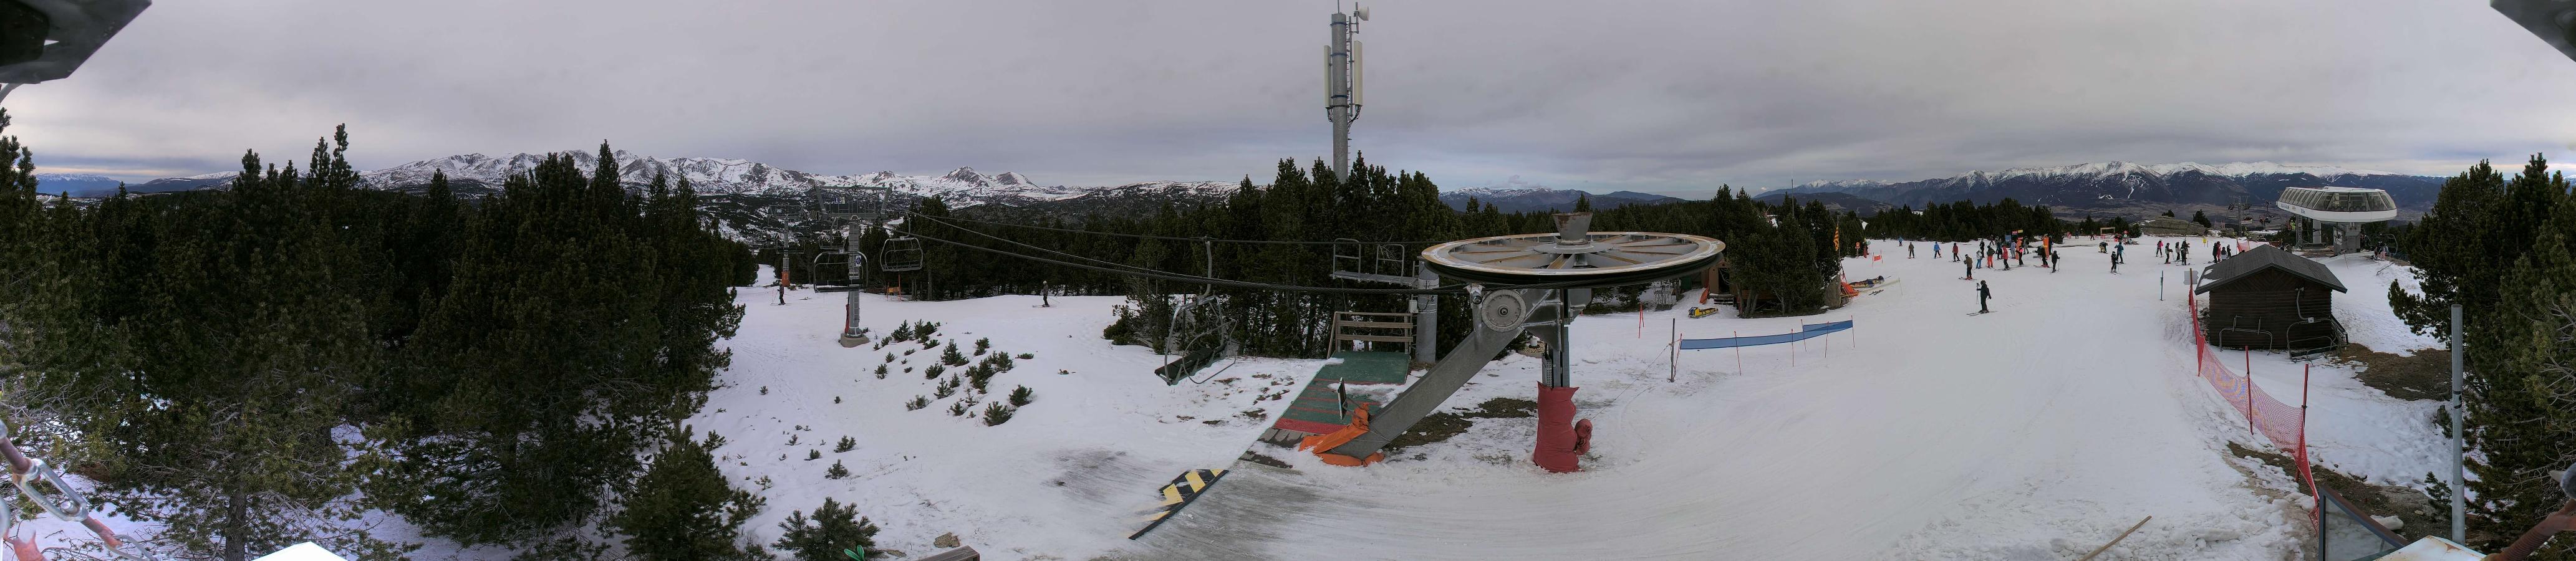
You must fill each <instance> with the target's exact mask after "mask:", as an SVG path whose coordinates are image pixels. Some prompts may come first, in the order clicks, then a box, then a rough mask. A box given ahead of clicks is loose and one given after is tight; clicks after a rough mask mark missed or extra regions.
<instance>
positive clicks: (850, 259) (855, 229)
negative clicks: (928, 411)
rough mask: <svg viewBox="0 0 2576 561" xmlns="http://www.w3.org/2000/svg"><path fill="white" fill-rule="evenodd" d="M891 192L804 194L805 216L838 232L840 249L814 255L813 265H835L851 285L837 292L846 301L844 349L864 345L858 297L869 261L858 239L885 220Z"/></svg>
mask: <svg viewBox="0 0 2576 561" xmlns="http://www.w3.org/2000/svg"><path fill="white" fill-rule="evenodd" d="M893 191H894V189H893V188H890V187H879V186H868V185H852V186H843V187H816V188H813V189H809V190H807V191H806V195H807V196H808V197H809V199H808V201H807V204H808V205H810V206H808V207H807V213H808V215H809V216H810V217H811V218H813V219H815V220H821V221H824V222H826V223H827V224H829V225H830V227H831V228H833V229H837V230H840V231H841V249H840V250H839V251H830V250H826V251H824V252H823V254H821V255H816V256H814V264H816V265H826V264H832V263H838V264H841V265H842V266H843V269H845V270H847V271H848V275H849V276H848V279H847V280H848V281H849V283H850V284H849V285H848V286H844V287H840V290H837V291H838V292H846V293H847V294H846V296H847V298H848V301H847V302H846V303H844V304H842V309H841V340H840V343H841V346H843V347H856V346H859V345H861V344H865V343H867V336H865V335H861V334H859V294H860V293H861V292H862V291H861V290H860V288H861V287H862V286H863V281H865V280H866V279H867V270H868V268H867V262H868V259H867V254H866V253H865V252H864V251H862V250H861V249H860V248H859V240H860V239H861V238H862V237H865V235H866V234H867V232H869V231H870V230H873V229H875V228H878V227H879V226H880V225H881V223H882V222H883V221H884V220H885V207H886V199H887V198H888V197H889V196H890V195H891V194H892V193H893Z"/></svg>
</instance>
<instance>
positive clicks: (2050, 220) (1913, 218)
mask: <svg viewBox="0 0 2576 561" xmlns="http://www.w3.org/2000/svg"><path fill="white" fill-rule="evenodd" d="M2114 220H2119V221H2120V224H2119V225H2117V226H2115V227H2119V228H2123V229H2125V228H2126V226H2127V220H2126V219H2114ZM2085 221H2086V222H2084V223H2068V222H2067V221H2065V220H2059V219H2058V218H2057V217H2056V216H2054V215H2052V214H2050V213H2049V209H2048V206H2046V205H2040V206H2025V205H2023V204H2021V202H2020V201H2015V200H2012V199H2010V198H2006V199H2004V200H2001V201H1996V202H1994V203H1993V204H1987V205H1982V206H1980V205H1977V204H1976V203H1971V202H1968V201H1959V202H1955V203H1949V204H1937V205H1932V206H1927V207H1923V210H1922V212H1921V213H1920V214H1917V213H1916V212H1915V211H1914V208H1913V207H1912V206H1906V207H1901V208H1898V209H1896V210H1893V211H1888V212H1881V213H1878V216H1873V217H1870V219H1869V231H1870V236H1871V237H1875V238H1884V239H1896V238H1904V239H1909V240H1927V241H1943V242H1964V241H1974V240H1981V239H1993V238H2000V237H2002V236H2003V235H2004V234H2007V233H2010V232H2012V231H2014V230H2020V231H2021V232H2022V235H2023V236H2034V237H2035V236H2040V235H2049V236H2063V235H2066V234H2068V233H2081V234H2091V233H2094V231H2093V228H2099V227H2102V226H2113V225H2111V224H2099V225H2094V224H2092V222H2091V221H2092V218H2090V217H2087V218H2085Z"/></svg>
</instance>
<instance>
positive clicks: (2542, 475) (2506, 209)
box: [2388, 155, 2576, 560]
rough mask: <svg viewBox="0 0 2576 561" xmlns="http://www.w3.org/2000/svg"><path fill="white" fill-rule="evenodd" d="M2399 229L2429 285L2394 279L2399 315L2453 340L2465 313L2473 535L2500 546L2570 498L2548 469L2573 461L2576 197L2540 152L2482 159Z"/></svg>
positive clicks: (2551, 553)
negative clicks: (2458, 316)
mask: <svg viewBox="0 0 2576 561" xmlns="http://www.w3.org/2000/svg"><path fill="white" fill-rule="evenodd" d="M2400 235H2401V236H2402V237H2401V238H2400V246H2401V247H2402V248H2403V249H2404V250H2405V252H2406V253H2407V257H2408V259H2409V260H2410V261H2412V262H2413V263H2414V265H2415V267H2416V272H2415V277H2416V279H2417V280H2418V281H2419V282H2420V283H2421V287H2422V294H2420V295H2418V294H2416V293H2413V292H2409V291H2407V290H2405V288H2404V287H2403V286H2401V285H2399V284H2398V283H2396V282H2395V281H2391V282H2390V283H2389V287H2388V296H2389V303H2390V304H2391V305H2392V307H2394V308H2396V311H2397V315H2398V317H2400V318H2402V319H2404V320H2405V321H2406V323H2407V325H2409V326H2412V327H2413V328H2414V329H2415V330H2416V331H2417V332H2419V333H2423V334H2426V335H2431V336H2434V337H2442V338H2446V339H2447V338H2448V337H2449V336H2450V327H2451V320H2450V306H2451V305H2453V304H2458V305H2459V306H2461V308H2462V312H2463V314H2464V320H2465V321H2463V322H2462V325H2461V326H2460V329H2461V332H2462V333H2461V334H2462V338H2463V339H2464V341H2462V343H2464V348H2465V351H2466V352H2465V355H2464V356H2463V357H2462V359H2463V360H2464V361H2465V362H2466V367H2467V374H2468V376H2467V382H2468V384H2467V387H2466V388H2465V391H2466V394H2465V395H2464V396H2463V397H2462V401H2463V402H2464V405H2465V407H2466V409H2467V410H2468V416H2467V417H2468V418H2467V420H2466V431H2465V436H2466V437H2467V439H2468V444H2469V447H2470V448H2471V449H2473V450H2474V453H2473V454H2472V455H2471V456H2470V463H2469V464H2468V467H2469V471H2470V472H2471V473H2472V474H2474V475H2475V476H2476V479H2475V480H2474V481H2470V482H2469V492H2470V494H2471V500H2470V501H2469V520H2468V524H2469V529H2470V531H2469V536H2468V537H2469V538H2470V542H2471V543H2470V545H2472V546H2476V547H2478V548H2480V549H2490V550H2491V549H2495V548H2498V547H2501V546H2503V545H2504V544H2505V542H2507V541H2510V540H2512V539H2513V538H2514V537H2515V536H2516V535H2518V534H2520V533H2521V532H2522V530H2523V529H2524V528H2529V527H2531V525H2532V524H2533V523H2535V522H2537V521H2539V520H2540V519H2541V517H2542V516H2545V515H2547V514H2548V513H2550V512H2551V511H2554V510H2557V508H2558V506H2559V504H2560V503H2562V502H2563V501H2564V500H2565V498H2566V497H2564V496H2563V495H2562V494H2561V493H2560V491H2559V489H2558V488H2557V485H2556V483H2555V482H2554V481H2552V480H2551V479H2550V477H2549V476H2548V472H2549V471H2550V470H2556V469H2564V468H2566V467H2567V465H2568V463H2569V462H2570V461H2576V390H2571V388H2576V196H2571V195H2570V192H2569V184H2568V182H2567V179H2566V178H2565V177H2564V176H2562V175H2561V174H2559V173H2557V172H2552V171H2549V164H2548V161H2547V160H2545V159H2543V158H2542V157H2540V156H2539V155H2533V156H2532V157H2531V160H2530V162H2529V163H2528V164H2526V165H2525V166H2524V167H2523V169H2522V173H2520V174H2517V175H2514V176H2512V177H2509V178H2508V177H2506V176H2505V175H2503V174H2501V173H2498V172H2497V171H2496V169H2495V168H2494V167H2493V166H2491V165H2489V164H2488V163H2487V162H2484V161H2481V162H2478V164H2477V165H2476V166H2473V167H2470V168H2469V169H2468V171H2466V172H2463V173H2461V174H2460V175H2457V176H2453V177H2452V178H2450V179H2449V180H2447V181H2444V182H2443V184H2442V192H2441V195H2440V197H2439V198H2438V199H2437V200H2436V201H2435V202H2434V204H2433V208H2432V210H2431V211H2429V212H2426V213H2425V214H2424V218H2423V220H2422V221H2420V222H2418V223H2416V224H2415V226H2414V227H2413V228H2410V229H2404V230H2403V231H2402V234H2400ZM2531 558H2532V559H2555V560H2566V559H2576V549H2571V548H2570V547H2569V546H2566V545H2563V544H2561V545H2554V546H2550V547H2547V548H2544V549H2543V550H2542V551H2541V553H2539V554H2537V555H2534V556H2533V557H2531Z"/></svg>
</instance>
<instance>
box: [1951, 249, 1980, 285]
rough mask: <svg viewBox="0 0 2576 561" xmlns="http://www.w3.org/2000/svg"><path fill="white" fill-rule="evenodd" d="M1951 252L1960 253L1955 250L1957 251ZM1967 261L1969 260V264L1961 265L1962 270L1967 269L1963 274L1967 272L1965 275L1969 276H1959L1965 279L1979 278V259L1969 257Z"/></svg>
mask: <svg viewBox="0 0 2576 561" xmlns="http://www.w3.org/2000/svg"><path fill="white" fill-rule="evenodd" d="M1951 253H1952V254H1956V253H1958V252H1955V251H1954V252H1951ZM1965 261H1967V262H1968V263H1967V265H1963V266H1961V268H1960V270H1962V271H1967V272H1966V273H1963V274H1965V275H1967V276H1964V277H1959V278H1960V279H1963V280H1977V260H1975V259H1967V260H1965Z"/></svg>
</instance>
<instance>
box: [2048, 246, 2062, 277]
mask: <svg viewBox="0 0 2576 561" xmlns="http://www.w3.org/2000/svg"><path fill="white" fill-rule="evenodd" d="M2064 268H2066V258H2065V257H2062V256H2059V255H2058V254H2057V248H2054V247H2051V248H2048V274H2052V275H2054V274H2057V270H2058V269H2064Z"/></svg>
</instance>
